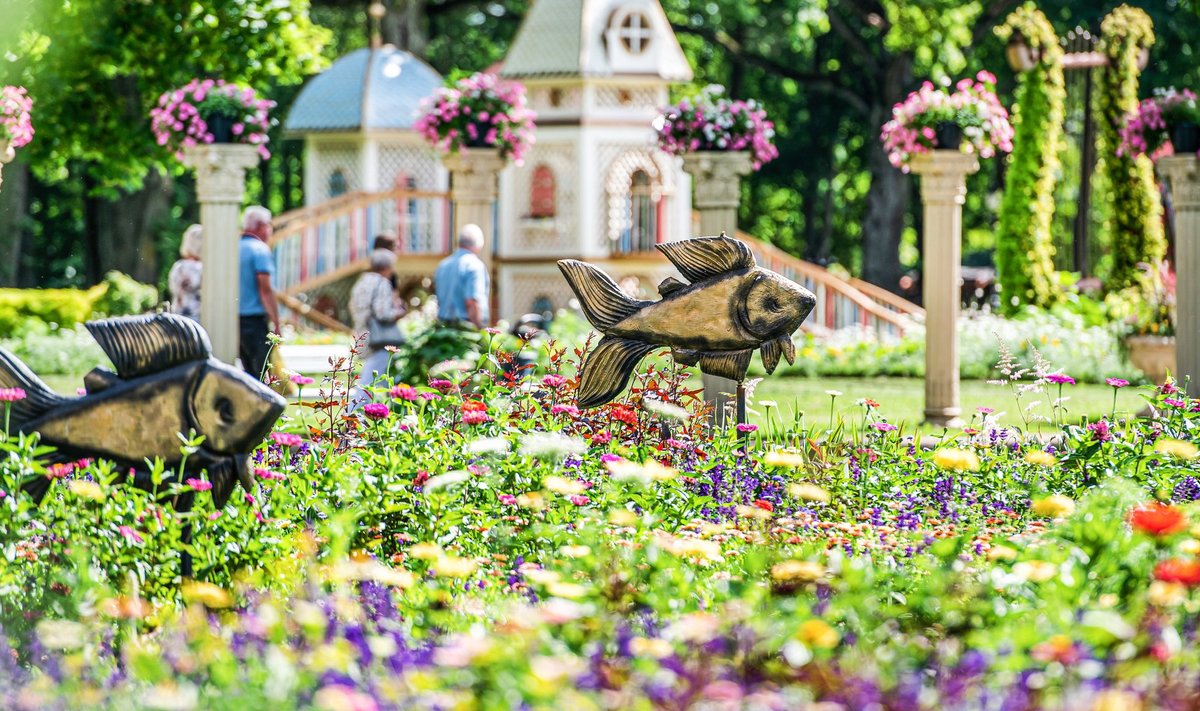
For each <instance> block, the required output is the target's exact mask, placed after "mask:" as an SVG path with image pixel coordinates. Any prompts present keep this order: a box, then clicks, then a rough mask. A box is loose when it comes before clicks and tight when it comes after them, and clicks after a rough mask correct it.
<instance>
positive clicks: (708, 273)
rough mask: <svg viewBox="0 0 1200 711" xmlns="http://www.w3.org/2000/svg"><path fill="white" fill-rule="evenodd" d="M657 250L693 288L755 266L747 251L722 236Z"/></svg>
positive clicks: (747, 249)
mask: <svg viewBox="0 0 1200 711" xmlns="http://www.w3.org/2000/svg"><path fill="white" fill-rule="evenodd" d="M658 249H659V251H660V252H662V253H663V254H665V255H666V257H667V259H669V260H671V264H674V265H675V268H676V269H678V270H679V273H680V274H682V275H683V278H684V279H687V280H688V281H690V282H691V283H693V284H695V283H696V282H698V281H703V280H704V279H707V278H709V277H712V276H716V275H718V274H725V273H726V272H732V271H737V270H739V269H753V268H754V267H755V265H756V263H755V261H754V255H753V254H752V253H751V252H750V248H749V247H747V246H746V245H744V244H742V243H741V242H739V241H737V240H736V239H730V238H729V237H726V236H725V235H721V236H720V237H697V238H695V239H683V240H679V241H678V242H666V243H664V244H660V245H658Z"/></svg>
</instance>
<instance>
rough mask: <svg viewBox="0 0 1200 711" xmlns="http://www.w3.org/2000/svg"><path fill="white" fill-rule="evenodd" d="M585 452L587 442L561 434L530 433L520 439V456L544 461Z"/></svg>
mask: <svg viewBox="0 0 1200 711" xmlns="http://www.w3.org/2000/svg"><path fill="white" fill-rule="evenodd" d="M586 451H587V442H584V441H583V440H582V439H578V438H576V437H570V436H568V435H565V434H563V433H561V432H530V433H529V434H527V435H524V436H522V437H521V454H523V455H525V456H527V457H539V458H543V459H545V458H552V457H563V456H566V455H568V454H583V453H584V452H586Z"/></svg>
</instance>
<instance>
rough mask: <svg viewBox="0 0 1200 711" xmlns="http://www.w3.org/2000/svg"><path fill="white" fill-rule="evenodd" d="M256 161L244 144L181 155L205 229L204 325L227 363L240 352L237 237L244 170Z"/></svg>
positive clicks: (221, 145) (198, 148)
mask: <svg viewBox="0 0 1200 711" xmlns="http://www.w3.org/2000/svg"><path fill="white" fill-rule="evenodd" d="M258 161H259V155H258V149H257V147H255V146H252V145H249V144H244V143H212V144H208V145H203V146H194V147H192V148H188V149H185V150H184V155H183V162H184V165H187V166H188V167H189V168H191V169H192V170H194V171H196V199H197V200H198V201H199V202H200V225H201V226H202V227H204V246H203V248H202V249H201V261H202V262H203V263H204V272H203V277H202V279H201V281H200V324H201V325H202V326H204V329H205V330H206V331H208V336H209V338H210V339H211V340H212V346H213V355H214V356H216V357H217V358H218V359H220V360H223V361H225V362H226V363H233V362H234V361H235V360H237V354H238V238H239V237H240V236H241V224H240V222H239V218H240V216H241V215H240V213H241V208H242V199H243V198H244V196H245V192H246V169H247V168H253V167H254V166H256V165H258Z"/></svg>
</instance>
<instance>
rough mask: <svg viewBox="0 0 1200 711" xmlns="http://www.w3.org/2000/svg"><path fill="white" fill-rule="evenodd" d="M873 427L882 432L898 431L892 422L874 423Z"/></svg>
mask: <svg viewBox="0 0 1200 711" xmlns="http://www.w3.org/2000/svg"><path fill="white" fill-rule="evenodd" d="M871 426H872V427H874V428H875V429H877V430H879V431H880V432H895V431H896V430H897V429H898V428H897V427H896V426H895V425H893V424H892V423H890V422H872V423H871Z"/></svg>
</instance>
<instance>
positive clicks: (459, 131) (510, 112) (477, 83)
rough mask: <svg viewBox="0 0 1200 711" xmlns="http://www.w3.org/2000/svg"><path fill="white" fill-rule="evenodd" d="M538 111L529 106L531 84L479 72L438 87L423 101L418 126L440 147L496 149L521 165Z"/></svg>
mask: <svg viewBox="0 0 1200 711" xmlns="http://www.w3.org/2000/svg"><path fill="white" fill-rule="evenodd" d="M535 118H536V114H535V113H534V112H533V111H532V110H531V109H529V108H528V107H527V106H526V104H525V86H524V85H522V84H520V83H518V82H501V81H499V80H498V79H497V78H496V76H495V75H494V74H482V73H480V74H474V75H472V76H469V77H467V78H465V79H460V80H459V81H457V82H455V83H454V84H453V85H451V86H447V87H443V88H441V89H438V90H437V91H436V92H435V93H434V94H433V96H430V97H428V98H426V99H424V100H423V101H422V102H421V116H420V117H419V118H418V119H417V122H416V124H415V126H414V127H415V128H416V130H417V132H418V133H420V134H421V135H423V136H424V137H425V140H427V141H429V143H430V144H431V145H432V146H433V147H435V148H437V149H438V150H439V151H441V152H443V153H446V154H450V153H457V152H459V151H460V150H462V149H463V148H495V149H497V150H498V151H499V153H500V157H501V158H511V159H512V160H513V162H514V163H516V164H517V165H521V164H522V163H523V162H524V159H525V153H526V152H527V151H528V150H529V147H530V146H531V145H532V144H533V141H534V136H533V132H534V119H535Z"/></svg>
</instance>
